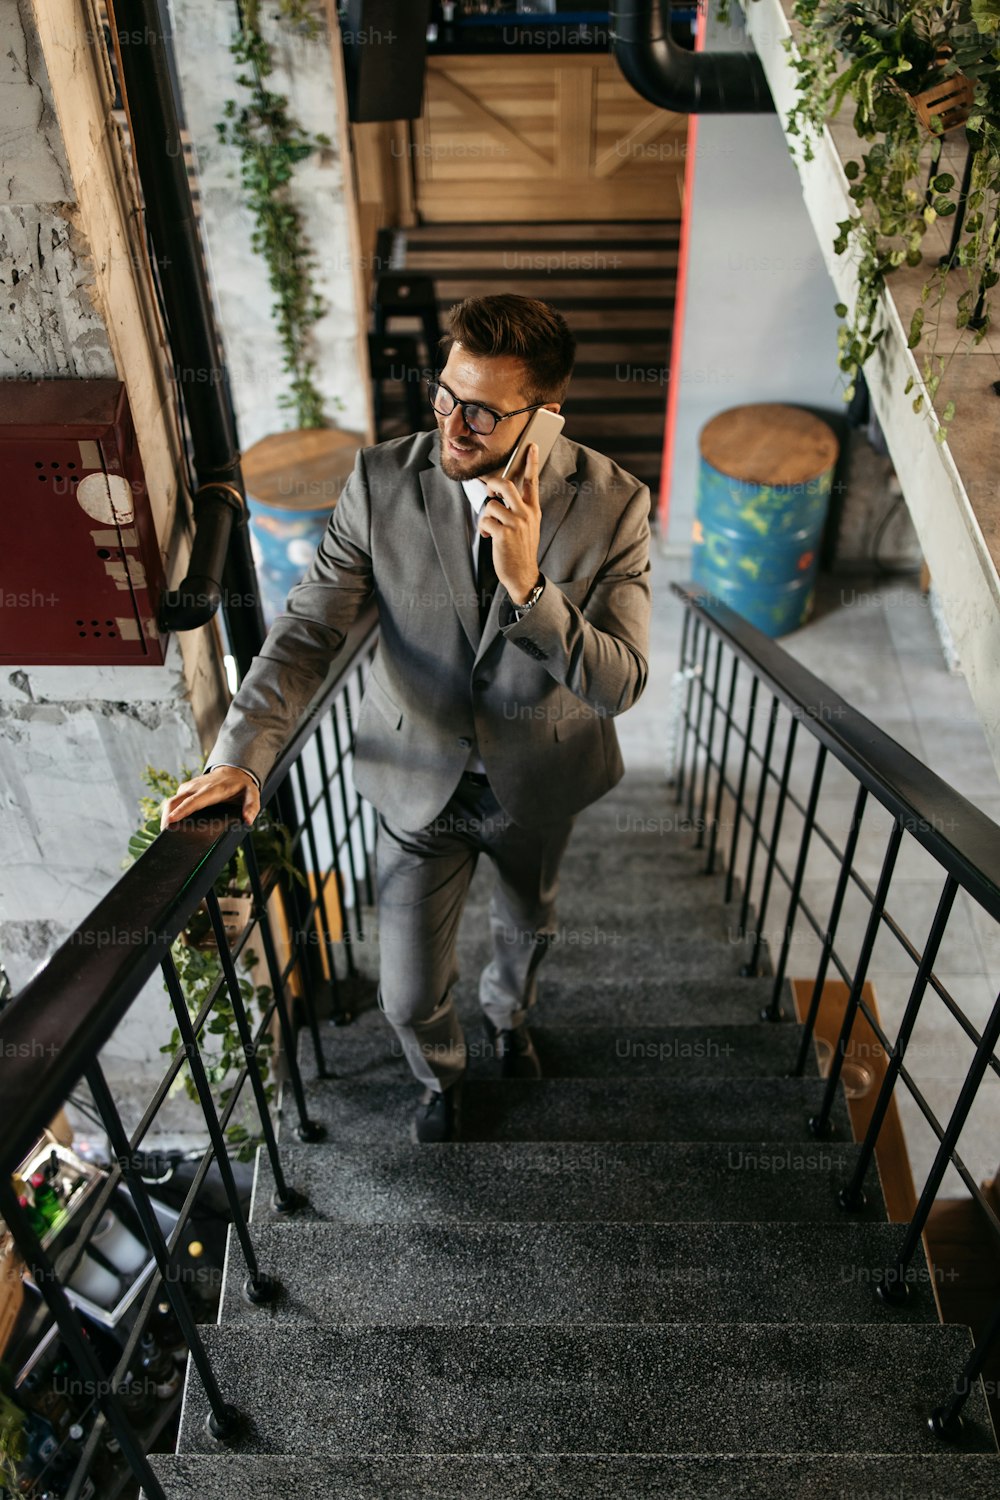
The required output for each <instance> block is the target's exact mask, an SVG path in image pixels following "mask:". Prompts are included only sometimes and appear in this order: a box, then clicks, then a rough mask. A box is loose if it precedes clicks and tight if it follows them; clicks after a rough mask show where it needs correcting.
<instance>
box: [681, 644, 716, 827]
mask: <svg viewBox="0 0 1000 1500" xmlns="http://www.w3.org/2000/svg"><path fill="white" fill-rule="evenodd" d="M711 647H712V632H711V631H710V630H706V631H705V640H704V643H703V645H702V649H701V662H700V664H699V666H698V711H697V714H696V715H695V721H694V732H693V735H692V745H691V775H690V777H689V779H688V803H687V820H688V825H689V826H690V825H691V824H692V823H693V822H694V799H695V792H696V790H697V786H698V747H699V745H700V744H701V721H702V718H703V716H704V712H705V685H706V683H707V681H708V656H709V652H710V650H711ZM705 774H706V776H707V775H708V760H707V757H706V762H705ZM696 847H697V845H696Z"/></svg>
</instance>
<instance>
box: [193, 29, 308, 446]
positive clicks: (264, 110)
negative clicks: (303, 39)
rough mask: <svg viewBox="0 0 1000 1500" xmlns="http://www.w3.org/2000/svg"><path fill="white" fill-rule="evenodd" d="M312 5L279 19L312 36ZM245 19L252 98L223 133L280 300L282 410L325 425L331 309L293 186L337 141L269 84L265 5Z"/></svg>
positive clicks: (237, 106)
mask: <svg viewBox="0 0 1000 1500" xmlns="http://www.w3.org/2000/svg"><path fill="white" fill-rule="evenodd" d="M312 6H313V0H278V8H277V14H278V15H279V16H280V17H281V18H282V19H283V20H284V21H286V22H288V23H290V24H292V25H294V26H296V27H297V28H298V29H299V31H300V32H301V33H302V34H303V35H305V36H310V37H312V36H315V35H316V34H317V32H318V31H319V22H318V20H317V18H316V15H315V13H314V11H313V8H312ZM237 14H238V18H239V25H238V30H237V33H236V36H235V37H234V39H233V42H232V45H231V47H230V51H231V52H232V54H233V56H234V57H235V58H236V60H237V62H238V63H240V64H241V66H242V69H243V71H242V72H241V73H240V74H239V76H238V77H237V80H236V81H237V83H238V84H239V85H240V87H241V88H243V89H245V90H246V91H247V95H248V97H247V98H246V99H245V101H244V102H242V103H238V102H237V101H236V100H234V99H230V100H227V102H226V104H225V106H224V108H223V115H224V118H223V119H222V120H221V121H220V122H219V123H218V124H217V125H216V130H217V131H218V134H219V138H220V140H222V141H223V142H225V143H226V144H227V145H232V146H235V147H236V149H237V150H238V151H239V154H240V179H241V182H242V184H243V189H244V192H245V194H246V201H247V205H248V207H249V208H250V211H251V213H252V214H253V217H254V232H253V238H252V241H251V243H252V245H253V248H254V250H256V251H257V252H258V253H259V254H260V255H262V256H263V257H264V259H265V261H266V263H267V269H268V280H269V282H270V286H271V291H272V292H273V293H274V296H275V302H274V305H273V308H272V312H273V315H274V320H275V324H276V327H277V330H278V339H279V342H280V344H281V350H282V369H283V370H284V371H285V373H286V374H287V376H288V377H289V391H288V392H287V393H286V394H285V395H283V396H281V397H280V398H279V404H280V405H281V406H284V407H288V408H291V409H293V410H294V412H295V419H296V425H297V426H298V427H324V426H325V425H326V417H325V415H324V411H323V398H322V395H321V394H320V391H319V389H318V388H317V385H316V380H315V374H316V366H315V362H314V360H313V358H312V355H311V353H310V332H311V330H312V328H313V325H314V324H315V323H316V322H317V321H318V320H319V318H321V317H322V316H323V313H324V312H325V310H326V309H325V305H324V303H323V300H322V298H321V297H320V296H319V294H318V293H317V291H316V288H315V282H314V271H315V265H314V262H313V258H312V251H311V248H310V245H309V242H308V239H307V237H306V233H305V228H304V225H303V222H302V215H301V213H300V212H299V210H298V208H297V207H296V206H295V203H294V202H293V200H292V195H291V191H290V185H291V182H292V176H293V173H294V170H295V167H296V165H297V164H298V163H299V162H300V161H304V160H305V159H306V157H308V156H311V155H312V154H313V153H314V152H315V151H319V150H321V149H322V148H323V147H326V146H329V145H330V144H331V143H330V139H329V137H328V136H325V135H310V134H309V133H308V132H307V131H305V130H303V128H302V126H301V125H300V124H299V123H298V121H297V120H295V119H294V117H293V116H292V115H291V113H290V112H289V107H288V99H287V98H286V97H285V95H283V94H278V93H275V92H274V91H273V90H272V89H271V88H269V86H268V79H269V78H270V77H271V74H272V73H273V71H274V57H273V52H272V49H271V46H270V43H269V42H267V41H266V39H265V38H264V36H263V35H262V34H261V30H260V15H261V0H237Z"/></svg>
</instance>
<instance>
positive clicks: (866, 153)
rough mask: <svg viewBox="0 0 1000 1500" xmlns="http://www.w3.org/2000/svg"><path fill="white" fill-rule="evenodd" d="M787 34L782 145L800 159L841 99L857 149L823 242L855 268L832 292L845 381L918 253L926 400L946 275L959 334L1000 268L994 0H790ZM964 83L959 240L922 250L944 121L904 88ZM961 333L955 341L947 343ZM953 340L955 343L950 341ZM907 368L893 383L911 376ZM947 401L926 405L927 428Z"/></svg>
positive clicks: (940, 204)
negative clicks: (902, 271)
mask: <svg viewBox="0 0 1000 1500" xmlns="http://www.w3.org/2000/svg"><path fill="white" fill-rule="evenodd" d="M792 17H793V20H794V21H795V22H796V23H797V30H796V34H795V35H794V37H793V38H792V39H790V42H789V44H788V50H789V57H790V62H791V66H792V69H793V70H794V72H795V75H796V89H797V100H796V103H795V105H794V107H793V109H792V110H791V112H790V115H789V119H788V125H787V128H788V133H789V135H790V136H791V137H792V142H793V150H795V151H796V152H797V153H798V154H801V156H802V158H803V159H804V160H806V161H808V160H811V158H812V156H813V143H814V141H815V138H816V136H817V135H818V134H819V132H820V131H821V130H822V128H823V125H824V124H825V123H826V122H827V121H828V120H830V119H832V118H833V117H834V116H835V115H836V114H837V113H838V111H839V110H840V109H841V108H842V107H843V106H844V104H845V103H847V102H848V101H850V102H851V103H852V104H853V125H854V130H855V132H856V134H857V135H858V137H859V138H860V140H861V141H863V142H865V143H866V144H867V149H866V150H863V151H862V152H861V154H860V159H859V160H853V161H849V162H847V163H846V165H845V172H846V175H847V178H848V181H849V189H848V191H849V194H850V197H851V200H852V203H853V205H854V212H853V213H852V214H851V216H850V217H849V218H847V219H845V220H843V221H842V222H841V223H840V224H838V226H837V236H836V239H835V241H834V249H835V251H836V252H837V254H838V255H849V256H850V257H851V258H852V260H853V264H854V269H855V273H856V278H857V295H856V298H855V302H854V306H853V308H849V307H847V306H846V305H845V304H843V303H840V304H838V305H837V309H836V311H837V314H838V316H839V317H840V318H841V319H842V320H843V321H842V325H841V328H840V331H839V363H840V368H841V370H842V371H843V372H844V374H845V376H846V378H847V384H846V392H845V394H846V397H847V399H850V397H851V396H852V395H853V393H854V385H855V380H856V377H857V374H858V372H859V371H860V370H861V368H862V366H863V365H864V364H865V362H866V361H867V360H868V359H869V358H870V356H871V355H872V353H873V352H874V350H875V349H876V348H877V347H878V345H879V343H880V342H881V340H882V338H883V336H884V332H885V328H884V325H883V324H882V303H881V299H882V293H883V292H884V290H885V288H886V283H887V280H888V278H889V277H890V276H891V275H892V273H893V272H894V271H895V270H897V269H898V268H899V267H900V266H904V265H906V266H911V267H914V266H919V265H922V264H923V265H926V267H927V274H926V277H925V280H924V282H923V285H922V287H921V291H920V302H919V305H918V307H917V309H916V311H915V313H914V314H913V317H912V319H911V323H910V327H909V330H908V345H909V347H910V348H911V349H914V350H915V349H917V348H918V347H919V348H920V349H921V373H922V378H923V385H924V390H923V391H921V392H919V393H918V394H917V395H916V396H915V397H914V400H913V406H914V410H915V411H919V410H921V408H922V407H923V404H924V401H925V397H926V398H929V399H930V401H931V402H933V400H934V398H935V396H936V395H937V392H938V388H939V386H940V384H941V380H942V378H943V376H944V374H945V371H946V368H947V364H948V362H949V360H950V358H951V356H949V357H948V359H947V360H946V359H942V358H941V357H940V356H939V355H938V353H937V347H936V346H937V337H938V333H939V330H940V326H941V321H942V316H943V310H944V306H945V299H946V296H947V294H948V292H949V291H950V290H951V289H952V287H953V285H954V278H955V277H956V276H958V277H961V278H962V279H963V284H962V285H961V288H960V290H959V292H958V295H957V299H956V312H955V322H956V325H957V327H958V328H959V329H960V330H962V331H963V338H964V340H965V343H966V346H968V345H969V344H972V345H974V344H977V343H979V342H980V341H981V340H982V338H983V336H984V334H985V331H986V329H987V327H988V325H989V301H988V293H989V291H990V289H991V288H992V287H993V286H994V285H996V282H997V280H998V279H1000V254H998V252H1000V242H998V237H997V224H996V219H997V213H996V210H997V205H998V202H1000V85H998V81H997V75H998V67H1000V49H998V30H997V28H998V22H1000V0H979V3H975V4H973V3H970V0H939V3H934V4H931V3H928V0H916V3H909V4H907V3H894V0H848V3H847V4H842V3H838V0H796V3H795V5H794V7H793V10H792ZM961 78H964V79H968V80H969V82H970V83H971V84H972V85H973V91H974V97H973V102H972V106H971V112H970V114H969V117H968V119H967V121H966V124H965V129H966V133H967V136H968V140H969V146H970V149H971V150H972V151H973V152H974V164H973V175H972V184H971V190H970V193H969V196H968V199H967V202H966V209H967V213H966V218H965V222H964V225H963V229H962V233H961V236H960V238H959V244H958V247H957V250H956V253H955V255H954V258H953V260H952V262H951V264H950V265H939V264H937V263H934V264H930V263H929V261H930V257H929V256H928V255H927V251H926V245H925V236H926V235H927V231H928V230H929V228H930V227H931V225H932V224H934V223H935V222H936V221H937V220H938V219H949V218H951V217H952V216H953V215H954V214H955V213H956V211H957V209H958V206H959V195H960V184H959V182H958V181H957V179H956V176H955V174H954V173H951V172H948V171H941V170H939V165H940V157H941V146H942V139H943V135H944V129H943V126H942V122H941V119H940V117H939V116H935V115H933V114H931V115H930V116H929V117H928V122H927V123H924V122H922V121H921V119H920V117H919V115H918V113H917V108H916V105H915V99H917V98H918V97H919V96H921V95H922V94H923V93H924V92H925V91H927V90H928V89H931V88H933V87H934V86H936V85H938V84H942V83H946V82H948V81H949V80H952V81H954V80H959V79H961ZM959 347H961V344H960V345H959ZM956 352H958V350H956ZM913 384H914V382H913V380H912V378H911V379H910V380H909V381H908V383H907V386H906V390H907V393H909V392H910V391H911V390H912V388H913ZM953 415H954V403H952V402H948V403H947V405H946V406H945V407H944V409H943V410H942V412H941V413H940V416H939V419H938V421H939V425H938V429H937V437H938V440H939V441H941V440H943V438H944V437H945V436H946V433H947V426H948V423H949V422H950V421H951V419H952V417H953Z"/></svg>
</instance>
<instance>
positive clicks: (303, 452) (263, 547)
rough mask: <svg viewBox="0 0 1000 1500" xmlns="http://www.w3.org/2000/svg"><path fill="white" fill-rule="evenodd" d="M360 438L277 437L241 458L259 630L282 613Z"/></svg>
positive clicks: (329, 430)
mask: <svg viewBox="0 0 1000 1500" xmlns="http://www.w3.org/2000/svg"><path fill="white" fill-rule="evenodd" d="M363 441H364V437H363V435H362V434H361V433H358V432H340V431H338V430H337V429H336V428H333V427H315V428H307V429H305V430H302V431H295V432H278V433H274V434H273V435H272V436H270V437H266V438H262V439H261V440H260V442H259V443H255V444H254V446H253V447H252V448H251V449H250V450H249V452H248V453H246V454H245V456H244V458H243V478H244V482H245V484H246V491H247V510H248V512H249V516H250V547H251V551H252V552H253V559H254V563H255V564H256V567H257V578H258V582H259V584H260V602H261V608H262V609H263V611H264V622H265V624H266V625H268V626H270V625H272V624H273V623H274V620H275V618H276V617H277V616H278V615H280V614H281V613H283V611H284V608H285V600H286V598H287V597H288V592H289V590H290V589H291V588H292V586H293V585H294V584H296V583H298V581H299V579H300V578H301V577H302V575H303V573H304V572H305V571H306V568H307V567H308V566H309V564H310V563H311V562H312V559H313V555H314V553H315V551H316V548H317V547H318V546H319V544H320V542H321V541H322V540H323V533H324V531H325V530H326V526H327V522H328V521H329V519H330V515H331V513H332V511H333V509H334V507H335V506H336V504H337V500H338V498H339V496H340V492H341V490H342V489H343V487H344V485H345V484H346V483H347V480H348V478H349V476H350V473H351V470H352V469H353V467H354V460H355V458H356V456H357V453H358V450H359V448H360V447H361V445H362V443H363Z"/></svg>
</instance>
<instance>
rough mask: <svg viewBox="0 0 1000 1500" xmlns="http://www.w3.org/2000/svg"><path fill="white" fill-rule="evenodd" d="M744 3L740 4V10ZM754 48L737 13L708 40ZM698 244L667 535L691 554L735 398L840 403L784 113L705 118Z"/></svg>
mask: <svg viewBox="0 0 1000 1500" xmlns="http://www.w3.org/2000/svg"><path fill="white" fill-rule="evenodd" d="M734 10H736V7H734ZM740 45H742V46H747V45H748V44H747V42H746V38H745V34H744V33H743V30H742V22H741V19H740V17H739V12H738V10H737V12H736V19H735V20H734V27H733V30H732V31H727V30H726V29H725V28H723V27H720V26H719V24H718V23H717V22H716V21H714V20H713V19H711V18H710V19H709V22H708V32H707V38H706V48H707V49H710V48H712V47H719V48H725V49H730V50H731V49H732V48H734V47H736V46H740ZM692 170H693V181H692V177H691V175H689V179H688V188H687V191H688V192H689V193H690V194H691V195H692V196H691V224H690V250H689V257H688V269H687V278H688V279H687V293H686V297H685V302H684V310H683V316H684V342H683V352H682V361H681V368H680V377H679V385H678V405H677V424H676V431H675V440H674V461H673V472H672V476H671V481H670V490H669V495H670V511H669V517H668V524H667V531H666V541H667V543H668V545H669V546H670V547H671V549H674V548H676V549H677V550H678V551H683V552H688V551H689V550H690V546H691V523H692V520H693V518H694V513H695V494H696V486H697V477H698V434H699V432H700V431H701V429H702V427H703V426H704V425H705V423H706V422H707V421H708V420H709V418H710V417H713V416H715V415H716V413H718V412H720V411H725V410H726V409H727V408H728V407H730V406H739V405H741V404H743V403H746V402H756V401H789V402H792V403H794V404H797V405H803V406H819V407H827V408H830V409H833V410H840V409H841V408H842V400H841V395H840V390H841V381H840V378H839V372H838V370H837V319H836V317H835V316H834V312H833V306H834V303H835V302H836V300H837V298H836V294H835V292H834V289H833V285H832V283H831V281H830V278H829V275H828V274H827V271H826V268H825V266H824V263H823V257H822V255H821V253H820V249H819V246H818V244H817V242H816V235H815V232H814V231H813V228H812V224H811V222H810V219H809V215H808V213H807V212H806V209H805V206H804V204H803V202H802V191H801V188H800V186H799V181H798V177H797V175H796V172H795V168H794V166H793V164H792V162H791V159H790V157H789V154H788V146H787V144H786V142H785V137H784V133H783V132H782V129H781V126H780V124H779V122H778V119H777V116H776V115H703V116H701V117H700V118H699V120H698V140H697V147H696V149H695V153H694V160H693V164H692V166H691V167H689V173H691V172H692Z"/></svg>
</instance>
